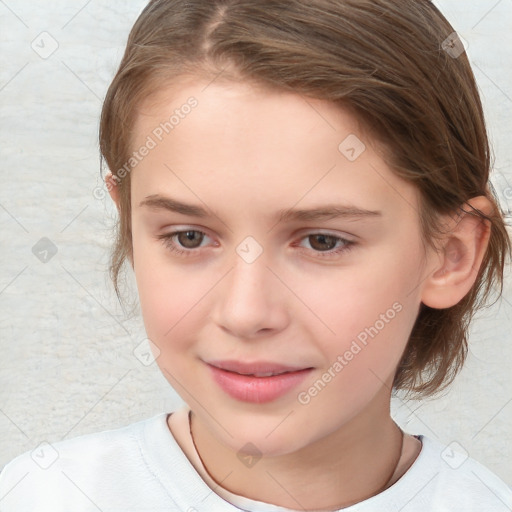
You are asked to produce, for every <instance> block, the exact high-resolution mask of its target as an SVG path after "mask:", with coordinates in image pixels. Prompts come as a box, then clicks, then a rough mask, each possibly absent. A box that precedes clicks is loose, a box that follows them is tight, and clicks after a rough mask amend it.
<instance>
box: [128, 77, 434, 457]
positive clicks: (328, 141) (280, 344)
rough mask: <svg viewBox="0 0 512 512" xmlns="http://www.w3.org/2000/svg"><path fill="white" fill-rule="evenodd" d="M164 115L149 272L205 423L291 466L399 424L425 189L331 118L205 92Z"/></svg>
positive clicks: (144, 161) (179, 369)
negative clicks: (367, 420)
mask: <svg viewBox="0 0 512 512" xmlns="http://www.w3.org/2000/svg"><path fill="white" fill-rule="evenodd" d="M189 98H194V99H192V100H191V99H189ZM156 100H157V101H152V102H151V103H149V102H148V103H147V104H146V105H143V106H142V107H141V109H140V114H139V116H138V120H137V123H136V125H135V131H134V134H135V135H134V140H133V144H134V151H138V152H139V155H140V156H141V158H140V159H138V160H137V163H136V165H135V167H134V168H133V169H132V171H131V194H132V197H131V201H132V203H131V207H132V234H133V261H134V271H135V276H136V281H137V286H138V290H139V295H140V303H141V309H142V314H143V319H144V324H145V328H146V331H147V334H148V337H149V338H150V340H152V342H153V343H154V345H155V346H156V347H157V351H156V354H159V356H158V358H157V363H158V365H159V367H160V368H161V370H162V372H163V375H164V376H165V377H166V378H167V379H168V381H169V383H170V384H171V385H172V386H173V387H174V389H175V390H176V391H177V392H178V393H179V394H180V395H181V397H182V398H183V399H184V400H185V401H186V402H187V403H188V404H189V405H190V407H191V408H192V410H193V411H194V413H195V415H196V418H197V421H198V422H199V423H200V424H201V425H202V427H203V428H204V429H207V430H208V431H209V432H210V433H211V435H212V436H215V438H216V439H218V440H219V442H221V443H223V444H224V445H225V446H227V447H231V448H233V449H234V450H238V449H239V448H240V447H242V446H244V445H245V444H246V443H248V442H251V443H252V444H254V445H255V446H257V447H258V449H259V450H260V451H261V452H263V453H266V454H285V453H291V452H293V451H296V450H299V449H301V448H303V447H306V446H308V445H310V444H311V443H314V442H315V441H319V440H321V439H322V438H325V437H326V436H328V435H330V434H333V433H335V432H336V431H338V430H339V429H342V428H343V426H344V425H347V424H348V423H349V422H350V421H351V420H354V418H357V417H358V415H361V414H362V413H363V411H365V410H366V409H367V408H368V407H370V404H372V405H371V406H372V407H380V410H382V411H386V408H387V407H388V406H389V392H390V390H389V388H390V386H391V383H392V379H393V375H394V372H395V369H396V366H397V364H398V362H399V360H400V357H401V355H402V353H403V351H404V348H405V345H406V343H407V339H408V336H409V334H410V332H411V330H412V327H413V324H414V321H415V319H416V316H417V314H418V311H419V305H420V302H421V282H422V279H423V276H424V274H423V269H424V268H425V267H424V253H423V248H422V244H421V238H420V230H419V219H418V196H417V192H416V191H415V189H414V188H413V187H412V186H411V185H409V184H407V183H405V182H403V181H401V180H400V179H399V178H398V177H396V176H395V175H394V174H393V173H392V172H391V170H390V169H389V168H388V167H387V166H386V165H385V163H384V161H383V160H382V158H381V156H380V154H379V152H378V151H377V150H376V149H374V147H373V146H372V144H371V141H369V140H365V138H364V136H363V135H362V134H360V133H359V132H358V130H357V126H356V123H355V119H354V118H352V117H351V116H350V115H349V114H348V113H347V112H345V111H343V110H340V109H339V107H335V106H334V105H332V104H329V103H326V102H323V101H320V100H312V99H307V101H306V100H305V99H304V98H303V97H301V96H299V95H293V94H288V93H279V92H269V91H265V90H262V89H256V88H255V87H254V86H250V85H249V84H241V83H236V84H235V83H227V82H223V83H221V82H213V83H211V84H210V85H208V83H207V82H200V81H194V80H190V81H188V82H183V84H182V85H181V87H176V86H174V87H172V88H169V89H166V90H162V91H161V92H160V93H159V96H158V97H157V98H156ZM187 105H188V106H187ZM166 122H167V124H165V123H166ZM363 144H364V146H363ZM143 147H146V150H144V149H142V148H143ZM139 160H140V161H139ZM180 203H181V204H180ZM184 205H188V206H184ZM331 209H336V211H337V213H338V215H334V214H333V213H332V212H330V213H326V211H325V210H331ZM310 210H318V211H316V213H314V212H311V211H310ZM241 374H245V375H241ZM247 374H249V375H247ZM269 374H270V375H269Z"/></svg>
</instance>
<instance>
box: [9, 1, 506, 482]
mask: <svg viewBox="0 0 512 512" xmlns="http://www.w3.org/2000/svg"><path fill="white" fill-rule="evenodd" d="M145 3H146V2H145V0H144V1H143V0H133V1H127V0H109V1H108V2H107V1H105V0H103V1H101V0H89V1H85V0H83V1H70V0H67V1H63V0H60V1H58V0H47V1H44V2H39V3H37V2H34V1H33V0H5V1H2V0H0V28H1V32H0V59H1V62H0V105H1V106H0V123H1V146H0V151H1V159H0V165H1V167H0V173H1V188H0V244H1V245H0V247H1V252H0V258H1V259H0V335H1V348H2V352H1V359H0V438H1V439H2V444H1V446H0V467H2V466H3V465H4V464H5V463H7V462H8V461H9V460H11V459H12V458H13V457H15V456H16V455H18V454H20V453H22V452H25V451H28V450H33V449H34V448H35V447H36V446H38V445H39V444H40V443H41V442H42V441H48V442H50V443H51V442H55V441H59V440H61V439H64V438H71V437H75V436H78V435H81V434H85V433H89V432H96V431H99V430H106V429H110V428H117V427H119V426H123V425H126V424H128V423H131V422H135V421H138V420H140V419H144V418H147V417H149V416H152V415H155V414H157V413H159V412H162V411H165V410H173V409H174V408H175V407H176V406H177V405H179V404H180V403H181V399H179V397H178V396H177V395H176V394H175V392H174V391H173V390H172V389H171V388H170V386H169V385H168V383H167V381H166V380H165V379H164V377H163V376H162V375H161V374H160V371H159V370H158V368H157V366H156V363H153V364H151V365H145V364H144V363H143V362H141V361H140V360H139V358H137V357H136V355H135V354H139V357H140V353H142V352H144V348H145V347H146V345H145V342H144V339H145V333H144V328H143V324H142V320H141V318H140V317H138V316H136V317H135V318H132V319H130V320H126V319H125V316H124V313H123V311H122V310H121V308H120V307H119V304H118V302H117V299H116V297H115V294H114V293H113V289H112V286H111V284H110V282H109V280H108V274H107V265H108V251H109V247H110V244H111V238H110V237H111V227H112V225H113V222H114V220H115V217H116V212H115V210H114V208H113V205H112V204H111V201H110V198H109V197H108V196H107V197H105V198H103V199H98V198H97V197H95V195H94V194H93V191H94V189H95V188H96V187H98V186H101V181H100V177H99V160H98V146H97V129H98V119H99V113H100V108H101V101H102V98H103V96H104V94H105V92H106V89H107V86H108V84H109V82H110V80H111V79H112V77H113V74H114V72H115V69H116V67H117V65H118V63H119V60H120V58H121V56H122V52H123V49H124V44H125V43H126V38H127V35H128V32H129V29H130V27H131V25H132V24H133V22H134V21H135V19H136V17H137V16H138V14H139V13H140V11H141V10H142V8H143V6H144V5H145ZM436 3H437V5H438V6H439V7H440V8H441V10H442V11H443V12H444V13H445V15H446V16H447V18H448V19H449V20H450V21H451V23H452V25H453V26H454V28H455V29H456V30H457V31H458V33H459V34H460V35H461V36H462V37H463V38H464V39H465V40H466V41H467V42H468V45H469V46H468V49H467V51H468V54H469V57H470V59H471V62H472V64H473V69H474V71H475V75H476V77H477V80H478V84H479V87H480V89H481V92H482V96H483V102H484V107H485V110H486V114H487V120H488V128H489V134H490V136H491V141H492V144H493V147H494V151H495V155H496V166H495V174H494V176H493V183H494V184H495V186H496V188H497V190H498V193H499V195H500V199H501V201H502V206H503V207H504V208H505V209H508V210H509V211H510V207H511V206H512V189H511V188H510V183H512V175H511V164H512V145H511V144H510V139H511V136H512V128H511V127H512V67H511V66H510V62H511V61H512V0H501V1H496V0H479V1H478V2H471V3H469V2H463V1H462V0H442V1H438V2H436ZM43 32H47V33H48V34H49V35H48V34H43V35H41V33H43ZM56 44H58V48H57V49H56V51H54V53H52V54H51V55H49V56H48V55H46V54H45V52H47V53H49V52H50V51H51V50H52V45H56ZM33 47H34V48H35V49H37V51H36V50H35V49H33ZM38 52H39V53H38ZM41 54H42V55H43V56H41ZM43 57H45V58H43ZM96 195H97V194H96ZM42 237H47V238H48V239H50V240H51V242H52V243H53V244H54V245H55V246H56V248H57V253H56V254H55V255H54V256H53V257H51V258H50V259H49V261H47V262H46V263H44V262H42V261H40V260H39V259H38V258H37V257H36V256H35V255H34V254H33V252H32V248H33V247H34V245H35V244H36V243H37V242H38V241H39V240H40V239H41V238H42ZM50 256H51V253H48V258H49V257H50ZM507 271H508V274H507V284H506V293H505V298H504V300H502V301H500V302H499V303H497V304H496V305H495V306H494V307H493V308H491V309H488V310H486V311H484V312H483V313H481V314H480V315H479V318H478V320H477V321H476V322H475V323H474V325H473V329H472V334H471V339H470V354H469V359H468V361H467V365H466V367H465V368H464V370H463V372H462V373H461V374H460V376H459V377H458V378H457V380H456V382H455V383H454V385H453V386H452V388H451V389H450V392H449V393H448V394H447V395H446V396H444V397H442V398H440V399H437V400H436V401H428V402H409V403H404V402H402V401H401V400H399V399H394V400H393V412H394V415H395V417H396V419H397V421H399V423H400V424H401V425H402V426H403V427H404V428H405V429H406V430H407V431H409V432H412V433H424V434H426V435H428V436H431V437H434V438H436V439H438V440H440V441H441V442H443V443H445V444H451V443H452V444H451V446H452V447H454V448H455V449H457V450H466V451H467V452H468V453H469V454H470V455H471V456H472V457H474V458H476V459H477V460H479V461H480V462H482V463H483V464H484V465H486V466H487V467H489V468H490V469H491V470H492V471H494V472H496V473H497V474H498V475H499V476H500V477H501V478H502V479H504V480H505V481H506V482H507V483H508V484H509V485H512V428H511V425H512V378H511V376H510V361H511V359H512V344H511V343H510V331H511V328H512V321H511V319H510V317H511V311H512V307H511V304H512V290H511V278H510V272H509V269H507ZM141 343H142V345H141ZM138 347H139V348H138ZM134 351H135V354H134ZM140 359H142V360H143V361H144V358H143V357H140Z"/></svg>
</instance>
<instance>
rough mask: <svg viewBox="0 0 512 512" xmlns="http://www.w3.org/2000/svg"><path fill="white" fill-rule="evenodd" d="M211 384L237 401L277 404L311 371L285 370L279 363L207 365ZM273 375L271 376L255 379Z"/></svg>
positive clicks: (305, 369) (223, 362) (290, 367)
mask: <svg viewBox="0 0 512 512" xmlns="http://www.w3.org/2000/svg"><path fill="white" fill-rule="evenodd" d="M207 365H208V367H209V369H210V371H211V373H212V376H213V380H214V381H215V382H216V383H217V384H218V385H219V386H220V388H221V389H222V390H223V391H224V392H225V393H227V394H228V395H230V396H231V397H232V398H235V399H236V400H240V401H243V402H252V403H259V404H261V403H266V402H271V401H273V400H276V399H277V398H279V397H281V396H283V395H285V394H286V393H288V392H289V391H291V390H292V389H293V388H295V387H296V386H298V385H299V384H300V383H301V382H302V381H303V380H304V379H305V378H306V377H307V375H309V373H310V372H311V371H312V370H313V368H311V367H307V368H305V367H297V366H288V365H283V364H280V363H274V362H268V361H258V362H252V363H245V362H242V361H231V360H230V361H210V362H208V363H207ZM268 373H275V374H276V375H272V376H256V375H259V374H268Z"/></svg>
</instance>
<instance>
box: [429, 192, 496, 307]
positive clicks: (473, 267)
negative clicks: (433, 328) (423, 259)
mask: <svg viewBox="0 0 512 512" xmlns="http://www.w3.org/2000/svg"><path fill="white" fill-rule="evenodd" d="M473 208H474V209H477V210H480V211H481V212H482V213H483V214H485V215H487V216H489V215H491V214H492V211H493V206H492V203H491V202H490V201H489V200H488V199H487V198H486V197H484V196H478V197H475V198H473V199H471V200H470V201H468V202H467V203H465V204H464V206H463V211H462V212H461V214H459V215H457V216H455V217H453V218H452V219H451V222H449V224H448V232H447V234H446V236H445V238H444V239H443V242H442V246H441V252H440V253H438V254H437V255H436V256H435V258H434V260H433V261H436V265H434V271H433V272H432V271H431V273H430V275H429V277H428V278H427V279H426V280H425V281H424V286H423V292H422V296H421V301H422V302H423V303H424V304H425V305H426V306H429V307H431V308H435V309H445V308H449V307H451V306H454V305H455V304H457V303H458V302H460V301H461V300H462V299H463V298H464V297H465V296H466V295H467V294H468V292H469V291H470V290H471V287H472V286H473V284H474V283H475V281H476V278H477V275H478V271H479V270H480V265H481V264H482V260H483V258H484V256H485V252H486V250H487V246H488V243H489V237H490V235H491V225H490V222H489V221H488V220H486V219H482V218H481V217H477V216H476V215H474V214H473V215H472V214H471V213H470V212H472V211H473ZM431 268H432V267H431Z"/></svg>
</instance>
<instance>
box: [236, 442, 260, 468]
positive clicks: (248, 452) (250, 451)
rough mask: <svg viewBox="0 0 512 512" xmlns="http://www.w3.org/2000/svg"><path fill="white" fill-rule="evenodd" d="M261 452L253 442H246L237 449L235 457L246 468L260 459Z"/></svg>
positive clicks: (252, 465)
mask: <svg viewBox="0 0 512 512" xmlns="http://www.w3.org/2000/svg"><path fill="white" fill-rule="evenodd" d="M261 455H262V454H261V452H260V450H259V449H258V447H257V446H255V445H254V444H253V443H246V444H244V446H242V448H240V450H238V453H237V455H236V456H237V457H238V458H239V459H240V461H241V462H242V464H244V465H245V466H247V467H248V468H252V467H254V466H255V465H256V464H257V463H258V461H259V460H260V459H261Z"/></svg>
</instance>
